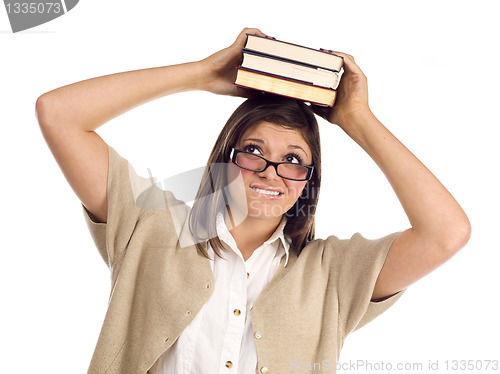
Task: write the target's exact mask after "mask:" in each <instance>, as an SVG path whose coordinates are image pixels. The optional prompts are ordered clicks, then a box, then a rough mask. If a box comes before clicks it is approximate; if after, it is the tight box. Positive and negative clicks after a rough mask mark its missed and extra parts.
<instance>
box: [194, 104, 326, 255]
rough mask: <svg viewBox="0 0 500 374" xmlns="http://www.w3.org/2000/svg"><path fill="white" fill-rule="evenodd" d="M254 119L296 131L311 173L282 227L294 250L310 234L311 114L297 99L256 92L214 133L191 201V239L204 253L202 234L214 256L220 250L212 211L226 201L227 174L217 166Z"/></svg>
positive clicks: (314, 195) (317, 172) (316, 182)
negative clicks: (305, 149) (306, 148)
mask: <svg viewBox="0 0 500 374" xmlns="http://www.w3.org/2000/svg"><path fill="white" fill-rule="evenodd" d="M260 121H266V122H270V123H274V124H276V125H280V126H283V127H285V128H289V129H296V130H298V131H300V133H301V134H302V136H303V137H304V140H305V141H306V143H307V144H308V146H309V148H310V149H311V153H312V162H313V165H314V172H313V174H312V178H311V180H309V181H308V182H307V184H306V186H305V188H304V190H303V192H302V195H301V196H300V197H299V199H298V200H297V202H296V203H295V205H294V206H293V207H292V208H290V209H289V210H288V212H287V213H285V215H286V217H287V223H286V226H285V228H284V230H283V232H284V234H285V236H287V237H288V238H290V239H291V249H292V250H295V251H297V253H300V251H301V250H302V248H304V246H305V245H306V244H307V243H308V242H309V241H311V240H313V239H314V215H315V212H316V205H317V202H318V197H319V187H320V183H321V152H320V139H319V129H318V123H317V121H316V118H315V116H314V114H313V113H312V111H311V109H310V108H309V107H308V106H307V105H306V104H304V103H303V102H301V101H298V100H294V99H291V98H286V97H282V96H276V95H269V94H256V95H254V96H252V97H251V98H250V99H248V100H246V101H245V102H243V104H241V105H240V106H239V107H238V108H237V109H236V110H235V111H234V113H233V114H232V115H231V117H230V118H229V119H228V121H227V122H226V125H225V126H224V128H223V129H222V131H221V133H220V134H219V137H218V139H217V141H216V142H215V145H214V147H213V149H212V152H211V154H210V157H209V159H208V162H207V167H206V169H205V173H204V175H203V178H202V181H201V184H200V188H199V190H198V193H197V195H196V198H195V201H194V204H193V209H192V211H191V215H190V218H189V227H190V230H191V233H192V235H193V236H194V237H195V238H196V239H197V240H196V241H197V243H198V244H197V245H196V246H197V248H198V250H199V251H200V252H201V253H202V254H203V255H204V256H206V257H208V253H207V252H206V249H204V247H203V246H202V245H201V244H200V242H201V241H205V240H207V239H208V241H209V242H210V245H211V246H212V248H213V250H214V252H215V253H216V254H217V255H218V256H221V254H220V251H221V250H223V246H222V243H221V241H220V239H219V238H218V235H217V230H216V215H217V212H224V211H225V209H226V206H227V201H226V199H225V195H224V188H225V187H226V186H227V175H226V168H224V167H220V165H222V164H225V163H227V162H229V154H230V152H231V149H232V148H233V147H235V146H236V145H237V144H238V142H239V140H240V138H241V137H242V135H243V134H244V132H245V131H246V130H247V129H248V128H249V127H250V126H252V125H254V124H256V123H258V122H260ZM214 165H215V166H217V165H219V167H214ZM217 192H219V193H217Z"/></svg>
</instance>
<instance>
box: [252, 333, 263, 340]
mask: <svg viewBox="0 0 500 374" xmlns="http://www.w3.org/2000/svg"><path fill="white" fill-rule="evenodd" d="M254 336H255V339H260V338H262V335H260V333H258V332H256V333H255V335H254Z"/></svg>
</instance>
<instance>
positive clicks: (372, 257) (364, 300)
mask: <svg viewBox="0 0 500 374" xmlns="http://www.w3.org/2000/svg"><path fill="white" fill-rule="evenodd" d="M398 234H399V233H394V234H391V235H388V236H385V237H383V238H380V239H377V240H369V239H365V238H363V237H362V236H361V235H360V234H355V235H354V236H353V237H352V238H351V240H349V241H347V244H346V245H344V246H343V249H342V251H341V253H340V254H339V257H338V265H337V266H338V267H339V268H338V269H337V271H338V296H339V325H340V326H339V327H340V328H341V330H342V332H343V334H342V335H343V337H344V338H345V337H346V336H347V335H348V334H349V333H351V332H353V331H355V330H357V329H359V328H360V327H362V326H364V325H366V324H367V323H368V322H370V321H372V320H373V319H374V318H375V317H377V316H379V315H380V314H382V313H383V312H384V311H386V310H387V309H388V308H389V307H390V306H392V305H393V304H394V303H395V302H396V301H397V300H398V299H399V298H400V297H401V295H402V294H403V293H404V291H405V290H402V291H400V292H398V293H396V294H394V295H392V296H390V297H388V298H385V299H384V300H382V301H378V302H374V301H371V297H372V294H373V289H374V288H375V283H376V281H377V278H378V275H379V274H380V271H381V270H382V267H383V265H384V263H385V259H386V257H387V254H388V252H389V249H390V247H391V245H392V243H393V242H394V240H395V239H396V237H397V236H398Z"/></svg>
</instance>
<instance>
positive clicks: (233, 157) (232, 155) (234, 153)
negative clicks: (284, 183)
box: [229, 148, 314, 181]
mask: <svg viewBox="0 0 500 374" xmlns="http://www.w3.org/2000/svg"><path fill="white" fill-rule="evenodd" d="M238 153H245V154H247V155H252V156H255V157H258V158H260V159H262V160H264V161H265V162H266V166H265V167H264V169H262V170H254V169H248V168H245V167H243V166H241V165H239V164H237V163H236V156H237V155H238ZM229 159H230V160H231V161H232V162H233V164H235V165H236V166H238V167H239V168H241V169H245V170H248V171H255V172H257V173H262V172H263V171H265V170H267V168H268V167H269V166H270V165H271V166H274V170H275V171H276V175H278V176H279V177H281V178H284V179H288V180H292V181H308V180H311V178H312V175H313V171H314V166H311V165H304V164H295V163H293V162H272V161H269V160H268V159H266V158H264V157H262V156H259V155H256V154H254V153H250V152H245V151H241V150H239V149H236V148H232V149H231V153H230V154H229ZM281 164H289V165H300V166H303V167H305V168H306V169H307V174H306V177H305V178H304V179H294V178H287V177H284V176H282V175H280V174H279V173H278V166H279V165H281Z"/></svg>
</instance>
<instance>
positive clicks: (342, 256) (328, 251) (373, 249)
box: [298, 233, 398, 267]
mask: <svg viewBox="0 0 500 374" xmlns="http://www.w3.org/2000/svg"><path fill="white" fill-rule="evenodd" d="M397 235H398V233H393V234H390V235H386V236H384V237H381V238H378V239H367V238H365V237H364V236H363V235H362V234H360V233H355V234H354V235H352V236H351V237H350V238H348V239H340V238H338V237H337V236H335V235H331V236H328V237H327V238H326V239H315V240H313V241H311V242H310V243H308V244H307V245H306V246H305V247H304V248H303V249H302V251H301V252H300V254H299V256H298V259H299V260H300V262H304V263H319V264H322V265H325V264H330V265H338V266H339V267H340V266H341V265H342V266H346V265H348V264H352V265H361V264H363V263H366V262H371V261H373V260H375V259H376V258H377V257H383V258H385V255H386V254H387V251H388V250H389V247H390V246H391V244H392V242H393V241H394V240H395V239H396V237H397Z"/></svg>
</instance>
